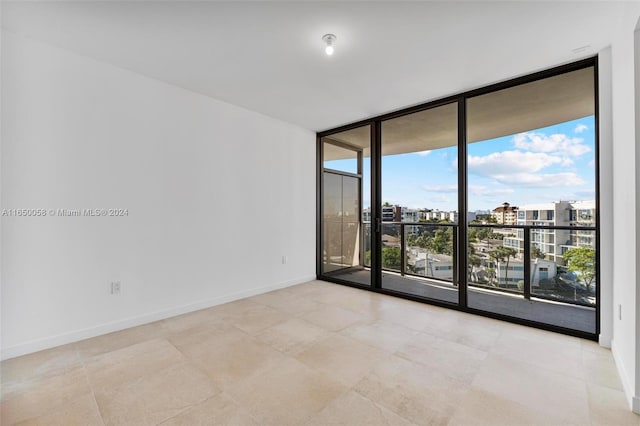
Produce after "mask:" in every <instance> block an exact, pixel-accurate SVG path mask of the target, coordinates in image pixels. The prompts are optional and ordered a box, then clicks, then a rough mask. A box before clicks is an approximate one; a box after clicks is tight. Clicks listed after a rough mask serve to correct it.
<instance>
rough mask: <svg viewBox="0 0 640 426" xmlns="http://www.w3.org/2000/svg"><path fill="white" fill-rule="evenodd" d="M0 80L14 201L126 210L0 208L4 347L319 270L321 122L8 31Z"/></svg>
mask: <svg viewBox="0 0 640 426" xmlns="http://www.w3.org/2000/svg"><path fill="white" fill-rule="evenodd" d="M2 90H3V91H2V122H3V126H2V157H1V173H2V174H1V178H2V185H1V191H2V207H3V208H4V209H11V208H14V209H15V208H44V209H77V208H80V209H82V208H94V209H95V208H126V209H128V211H129V215H128V216H127V217H40V218H34V217H29V218H25V217H17V218H16V217H3V218H2V230H3V238H2V247H1V249H2V266H3V268H2V276H1V279H2V292H1V300H2V306H1V307H2V315H1V320H2V357H3V358H8V357H13V356H17V355H20V354H24V353H28V352H32V351H35V350H39V349H42V348H46V347H51V346H55V345H58V344H62V343H66V342H69V341H74V340H78V339H81V338H85V337H89V336H93V335H97V334H101V333H105V332H109V331H113V330H117V329H121V328H126V327H129V326H132V325H136V324H140V323H144V322H149V321H152V320H156V319H159V318H164V317H167V316H171V315H175V314H177V313H181V312H186V311H190V310H195V309H198V308H203V307H206V306H210V305H214V304H217V303H221V302H224V301H228V300H232V299H236V298H239V297H244V296H247V295H251V294H257V293H260V292H264V291H267V290H269V289H273V288H277V287H282V286H287V285H291V284H294V283H299V282H303V281H306V280H309V279H313V278H314V277H315V134H313V133H312V132H310V131H307V130H304V129H301V128H299V127H296V126H293V125H289V124H287V123H284V122H281V121H278V120H275V119H271V118H269V117H266V116H263V115H260V114H257V113H254V112H251V111H247V110H244V109H241V108H238V107H235V106H232V105H229V104H225V103H222V102H218V101H216V100H213V99H210V98H207V97H204V96H201V95H198V94H194V93H192V92H189V91H185V90H183V89H180V88H177V87H173V86H170V85H167V84H165V83H162V82H159V81H156V80H153V79H149V78H146V77H144V76H141V75H138V74H135V73H132V72H129V71H126V70H123V69H120V68H116V67H113V66H110V65H107V64H104V63H100V62H96V61H93V60H91V59H88V58H85V57H82V56H78V55H75V54H72V53H70V52H67V51H64V50H60V49H57V48H54V47H51V46H48V45H44V44H39V43H36V42H31V41H27V40H24V39H21V38H19V37H17V36H15V35H9V34H7V33H4V34H3V37H2ZM283 255H286V256H288V263H287V264H283V263H282V256H283ZM111 281H121V283H122V293H121V294H120V295H115V296H113V295H110V292H109V290H110V282H111Z"/></svg>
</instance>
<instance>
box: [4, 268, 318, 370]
mask: <svg viewBox="0 0 640 426" xmlns="http://www.w3.org/2000/svg"><path fill="white" fill-rule="evenodd" d="M315 279H316V276H315V275H308V276H304V277H300V278H296V279H293V280H288V281H283V282H280V283H277V284H272V285H268V286H264V287H257V288H253V289H250V290H245V291H240V292H237V293H232V294H228V295H224V296H219V297H215V298H213V299H209V300H205V301H201V302H195V303H189V304H186V305H181V306H176V307H172V308H167V309H163V310H160V311H156V312H151V313H148V314H144V315H140V316H136V317H133V318H127V319H123V320H117V321H112V322H108V323H105V324H100V325H97V326H94V327H89V328H84V329H80V330H74V331H70V332H67V333H61V334H57V335H55V336H50V337H45V338H41V339H34V340H31V341H28V342H26V343H21V344H19V345H15V346H10V347H8V348H2V351H1V353H0V359H2V360H5V359H9V358H15V357H17V356H21V355H26V354H30V353H33V352H38V351H41V350H44V349H50V348H54V347H56V346H61V345H66V344H68V343H73V342H78V341H80V340H84V339H89V338H91V337H96V336H101V335H103V334H107V333H113V332H114V331H120V330H124V329H126V328H131V327H136V326H138V325H143V324H148V323H151V322H154V321H159V320H163V319H166V318H171V317H174V316H176V315H181V314H186V313H188V312H194V311H199V310H200V309H206V308H210V307H212V306H216V305H222V304H223V303H228V302H233V301H234V300H238V299H244V298H246V297H251V296H256V295H258V294H262V293H267V292H270V291H273V290H278V289H281V288H285V287H290V286H293V285H296V284H301V283H304V282H307V281H313V280H315Z"/></svg>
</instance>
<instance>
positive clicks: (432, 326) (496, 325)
mask: <svg viewBox="0 0 640 426" xmlns="http://www.w3.org/2000/svg"><path fill="white" fill-rule="evenodd" d="M422 332H424V333H428V334H431V335H434V336H438V337H442V338H443V339H447V340H450V341H453V342H456V343H461V344H463V345H466V346H471V347H474V348H476V349H480V350H483V351H488V350H490V349H491V348H492V347H493V346H494V345H495V343H496V341H497V340H498V337H500V334H501V324H500V322H499V321H496V320H492V319H488V318H483V317H481V316H478V315H470V314H465V313H463V312H455V311H452V310H446V311H445V312H438V313H436V314H434V315H431V321H430V322H429V324H428V325H427V326H426V327H424V328H423V329H422Z"/></svg>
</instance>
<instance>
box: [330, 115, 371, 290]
mask: <svg viewBox="0 0 640 426" xmlns="http://www.w3.org/2000/svg"><path fill="white" fill-rule="evenodd" d="M370 139H371V131H370V127H369V126H363V127H359V128H356V129H352V130H348V131H345V132H341V133H336V134H334V135H331V136H327V137H324V138H323V139H322V142H323V144H322V145H323V156H324V169H325V172H324V178H323V182H324V186H323V213H324V216H323V236H322V238H323V241H322V247H323V267H322V272H323V273H324V274H329V275H331V276H332V277H336V278H339V279H341V280H344V281H349V282H351V283H354V284H359V285H366V286H369V285H371V269H370V268H371V223H370V221H371V182H370V180H371V173H370V170H371V165H370V163H371V149H370V146H371V141H370ZM349 147H352V148H351V149H349ZM359 153H360V157H361V158H362V160H361V161H362V162H361V164H358V161H359V159H358V154H359ZM359 170H360V172H361V174H362V177H358V176H352V175H355V174H358V171H359Z"/></svg>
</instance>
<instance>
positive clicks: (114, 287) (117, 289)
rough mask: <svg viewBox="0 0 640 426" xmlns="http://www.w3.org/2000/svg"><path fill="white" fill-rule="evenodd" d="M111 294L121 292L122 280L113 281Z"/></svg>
mask: <svg viewBox="0 0 640 426" xmlns="http://www.w3.org/2000/svg"><path fill="white" fill-rule="evenodd" d="M111 294H120V281H112V282H111Z"/></svg>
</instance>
